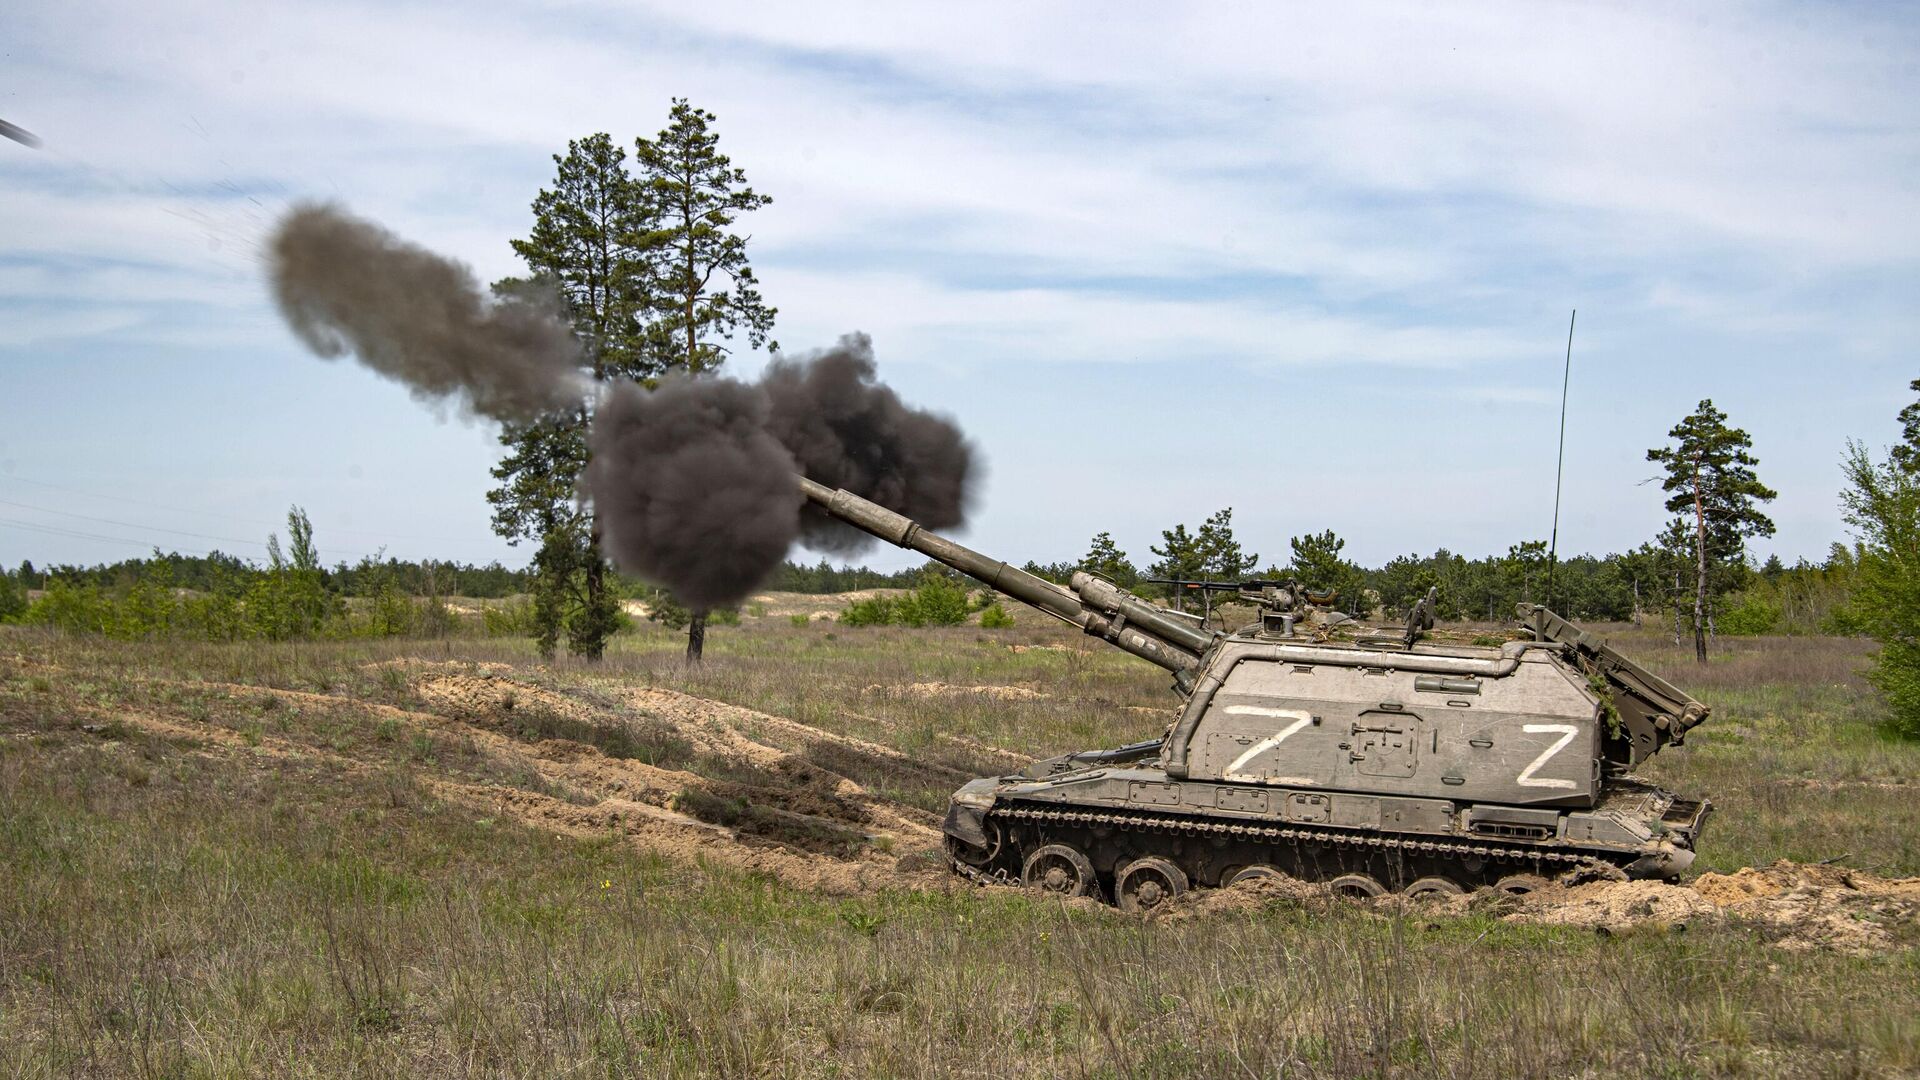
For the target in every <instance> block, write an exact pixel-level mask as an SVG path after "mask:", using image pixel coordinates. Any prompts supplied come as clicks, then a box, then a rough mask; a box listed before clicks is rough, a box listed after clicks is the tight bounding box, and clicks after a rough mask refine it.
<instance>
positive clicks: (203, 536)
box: [0, 499, 266, 547]
mask: <svg viewBox="0 0 1920 1080" xmlns="http://www.w3.org/2000/svg"><path fill="white" fill-rule="evenodd" d="M0 506H12V507H15V508H17V509H20V510H34V511H37V512H39V513H42V514H58V515H59V516H61V517H70V518H79V519H80V520H81V521H92V522H97V523H99V524H101V525H118V526H120V527H121V528H123V529H139V530H141V531H143V532H161V533H171V534H173V535H175V536H191V537H193V538H194V539H196V540H218V541H220V542H222V543H226V544H251V545H253V546H254V547H265V546H266V542H265V541H262V540H243V539H241V538H240V537H237V536H212V535H209V534H207V533H197V532H187V531H186V530H184V529H165V528H161V527H160V526H158V525H142V524H140V523H138V522H134V521H116V520H114V519H113V518H103V517H92V516H90V515H87V514H76V513H74V512H72V511H70V510H54V509H52V508H50V507H45V506H32V505H29V504H27V503H21V502H13V501H12V500H10V499H0Z"/></svg>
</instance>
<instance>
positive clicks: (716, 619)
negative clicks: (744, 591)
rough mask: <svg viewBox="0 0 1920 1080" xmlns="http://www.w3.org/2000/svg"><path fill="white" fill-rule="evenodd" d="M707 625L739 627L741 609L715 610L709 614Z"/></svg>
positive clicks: (724, 608) (725, 608) (726, 608)
mask: <svg viewBox="0 0 1920 1080" xmlns="http://www.w3.org/2000/svg"><path fill="white" fill-rule="evenodd" d="M707 623H708V624H709V625H711V626H739V625H740V609H739V608H737V607H723V608H714V609H713V610H712V611H709V612H707Z"/></svg>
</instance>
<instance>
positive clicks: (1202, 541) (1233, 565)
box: [1193, 506, 1260, 581]
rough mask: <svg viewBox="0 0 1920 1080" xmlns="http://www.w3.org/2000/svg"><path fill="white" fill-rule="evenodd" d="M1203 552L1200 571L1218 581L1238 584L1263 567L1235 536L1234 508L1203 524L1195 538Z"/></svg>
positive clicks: (1216, 515)
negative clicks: (1236, 582)
mask: <svg viewBox="0 0 1920 1080" xmlns="http://www.w3.org/2000/svg"><path fill="white" fill-rule="evenodd" d="M1193 540H1194V545H1195V546H1196V547H1198V548H1199V549H1200V572H1201V573H1202V574H1205V575H1206V576H1207V577H1209V578H1211V579H1212V580H1215V581H1239V580H1241V579H1242V578H1244V577H1246V576H1247V575H1248V574H1249V573H1252V572H1253V568H1254V567H1256V566H1258V565H1260V556H1258V555H1255V554H1251V553H1249V552H1246V551H1243V550H1242V549H1241V547H1240V541H1239V540H1237V539H1235V538H1234V535H1233V507H1231V506H1229V507H1227V508H1226V509H1224V510H1220V511H1217V512H1215V513H1214V515H1213V516H1212V517H1210V518H1208V519H1207V520H1205V521H1203V522H1201V523H1200V531H1199V532H1198V533H1196V534H1195V535H1194V538H1193Z"/></svg>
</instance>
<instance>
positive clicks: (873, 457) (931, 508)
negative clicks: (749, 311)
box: [760, 334, 973, 554]
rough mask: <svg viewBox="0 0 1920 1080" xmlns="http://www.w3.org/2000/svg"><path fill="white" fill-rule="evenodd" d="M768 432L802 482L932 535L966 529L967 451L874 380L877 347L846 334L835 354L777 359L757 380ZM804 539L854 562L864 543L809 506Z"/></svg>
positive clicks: (950, 427)
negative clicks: (901, 517)
mask: <svg viewBox="0 0 1920 1080" xmlns="http://www.w3.org/2000/svg"><path fill="white" fill-rule="evenodd" d="M760 386H761V389H762V390H764V391H765V392H766V395H767V399H768V403H769V409H768V414H767V430H769V431H771V432H772V433H773V435H774V437H775V438H777V439H779V440H780V442H781V443H782V444H784V445H785V446H786V448H787V449H788V451H790V452H791V453H792V454H793V457H794V460H795V461H796V462H798V463H799V466H800V471H801V473H803V474H804V475H806V476H808V477H810V478H812V479H813V480H816V481H818V482H820V483H822V484H825V485H827V486H828V487H838V488H846V489H847V490H848V491H851V492H853V493H854V494H856V495H859V496H861V497H863V498H867V499H871V500H873V501H874V502H877V503H879V504H880V505H882V506H885V507H887V508H888V509H890V510H893V511H896V512H898V513H901V514H905V515H906V516H908V517H910V518H912V519H914V520H915V521H918V522H920V523H921V524H922V525H925V526H927V527H928V528H933V529H945V528H950V527H952V526H955V525H959V524H961V523H962V522H963V521H965V520H966V511H967V495H968V481H969V477H970V475H971V473H972V464H973V450H972V448H971V447H970V446H968V445H967V441H966V438H965V437H964V436H962V435H961V434H960V429H959V428H958V427H957V426H955V424H954V423H953V421H951V420H948V419H947V418H945V417H942V416H937V415H935V414H933V413H930V412H927V411H925V410H922V409H915V408H911V407H909V406H908V405H906V404H904V403H902V402H901V400H900V397H899V395H898V394H895V393H894V392H893V390H892V389H890V388H888V387H887V386H885V385H882V384H879V383H876V382H875V381H874V363H873V342H872V340H871V339H869V338H868V337H867V335H865V334H848V335H846V336H845V337H842V338H841V339H840V342H839V344H837V345H835V346H834V347H833V348H831V349H824V350H821V351H819V352H816V353H811V354H808V355H804V356H801V357H799V358H797V359H786V358H777V359H775V360H774V361H773V363H772V364H770V365H769V366H768V367H767V370H766V373H765V374H763V375H762V376H761V378H760ZM800 532H801V538H802V540H803V542H804V543H805V544H806V545H807V546H808V547H810V548H813V549H815V550H817V551H831V552H834V553H836V554H851V553H852V552H854V551H857V550H859V549H860V548H862V547H864V546H865V545H866V543H867V541H868V540H869V539H871V538H870V537H868V536H867V535H866V534H865V533H862V532H859V531H857V530H855V529H853V528H851V527H849V526H847V525H843V524H841V523H840V522H838V521H835V520H834V519H833V518H830V517H828V516H827V515H826V514H825V513H824V512H822V511H821V510H820V508H819V507H816V506H814V505H813V504H811V503H808V504H807V505H806V507H805V508H804V510H803V511H802V518H801V526H800Z"/></svg>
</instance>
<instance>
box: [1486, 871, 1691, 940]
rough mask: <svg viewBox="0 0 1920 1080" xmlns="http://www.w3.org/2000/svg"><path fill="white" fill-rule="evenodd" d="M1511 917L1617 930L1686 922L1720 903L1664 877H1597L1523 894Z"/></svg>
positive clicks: (1533, 921) (1516, 919)
mask: <svg viewBox="0 0 1920 1080" xmlns="http://www.w3.org/2000/svg"><path fill="white" fill-rule="evenodd" d="M1520 903H1521V910H1519V911H1517V912H1514V913H1513V914H1511V915H1508V916H1506V918H1507V920H1508V921H1510V922H1524V923H1535V924H1538V925H1542V926H1578V927H1584V928H1586V929H1590V930H1605V931H1608V932H1613V933H1618V932H1621V931H1625V930H1630V929H1633V928H1635V927H1639V926H1644V925H1649V924H1651V925H1654V926H1668V927H1684V926H1685V925H1686V924H1687V923H1689V922H1691V921H1693V920H1696V919H1701V918H1710V917H1713V916H1716V915H1718V914H1719V908H1717V907H1715V906H1714V905H1713V903H1712V902H1710V901H1709V900H1707V899H1706V898H1705V897H1703V896H1701V895H1700V894H1699V893H1697V892H1695V891H1693V890H1692V889H1690V888H1687V887H1686V886H1684V885H1668V884H1666V883H1665V882H1660V881H1596V882H1590V883H1588V884H1585V885H1574V886H1571V887H1565V888H1548V889H1541V890H1540V891H1538V892H1535V893H1531V894H1528V895H1527V896H1526V897H1524V898H1522V900H1521V902H1520Z"/></svg>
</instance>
